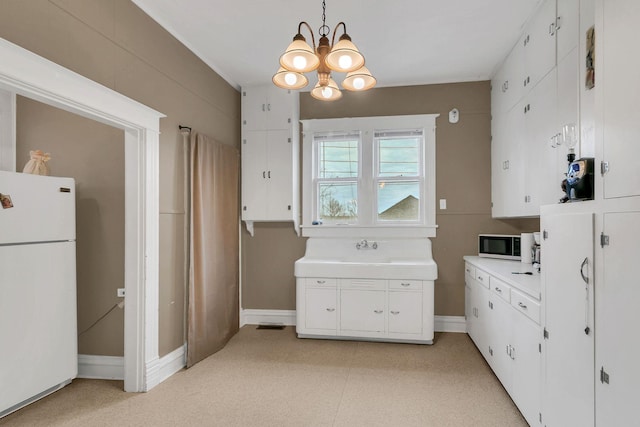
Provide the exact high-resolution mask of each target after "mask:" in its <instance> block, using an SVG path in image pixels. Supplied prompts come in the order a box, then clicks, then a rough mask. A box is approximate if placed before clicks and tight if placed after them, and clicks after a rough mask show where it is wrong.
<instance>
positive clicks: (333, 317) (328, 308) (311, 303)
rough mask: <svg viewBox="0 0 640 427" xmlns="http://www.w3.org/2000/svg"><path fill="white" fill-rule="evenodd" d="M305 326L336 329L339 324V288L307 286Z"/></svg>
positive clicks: (308, 327)
mask: <svg viewBox="0 0 640 427" xmlns="http://www.w3.org/2000/svg"><path fill="white" fill-rule="evenodd" d="M305 309H306V311H305V326H306V328H307V329H334V330H335V329H336V327H337V324H338V309H337V290H336V289H335V288H333V289H319V288H306V290H305Z"/></svg>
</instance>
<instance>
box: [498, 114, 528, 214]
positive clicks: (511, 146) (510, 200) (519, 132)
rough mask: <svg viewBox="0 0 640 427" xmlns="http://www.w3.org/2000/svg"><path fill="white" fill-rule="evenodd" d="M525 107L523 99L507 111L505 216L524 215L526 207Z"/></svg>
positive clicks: (504, 178) (503, 186)
mask: <svg viewBox="0 0 640 427" xmlns="http://www.w3.org/2000/svg"><path fill="white" fill-rule="evenodd" d="M525 107H526V101H521V102H519V103H518V104H517V105H516V106H515V107H513V108H512V109H511V110H509V112H508V113H507V120H506V141H505V145H504V148H503V150H504V154H503V156H504V162H505V166H504V173H503V182H502V190H503V191H502V197H503V204H504V207H505V208H504V213H505V215H504V216H522V215H523V211H524V208H525V196H526V193H525V177H526V176H527V175H526V170H527V163H526V158H525V143H526V142H527V141H526V138H525V134H526V132H525Z"/></svg>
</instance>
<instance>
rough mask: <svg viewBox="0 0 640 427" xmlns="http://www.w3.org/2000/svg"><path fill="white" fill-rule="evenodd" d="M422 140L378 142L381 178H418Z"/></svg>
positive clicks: (403, 139) (384, 140)
mask: <svg viewBox="0 0 640 427" xmlns="http://www.w3.org/2000/svg"><path fill="white" fill-rule="evenodd" d="M421 141H422V138H416V137H406V138H402V137H396V138H389V139H382V138H381V139H379V140H378V150H379V151H378V154H379V155H378V159H379V160H378V161H379V171H380V172H379V176H381V177H385V176H418V175H419V170H418V168H419V164H420V158H419V156H420V143H421Z"/></svg>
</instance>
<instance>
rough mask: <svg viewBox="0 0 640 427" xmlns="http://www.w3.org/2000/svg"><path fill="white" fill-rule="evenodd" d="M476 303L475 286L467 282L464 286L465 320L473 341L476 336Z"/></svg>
mask: <svg viewBox="0 0 640 427" xmlns="http://www.w3.org/2000/svg"><path fill="white" fill-rule="evenodd" d="M474 303H475V301H474V297H473V284H472V283H470V282H469V281H468V280H466V281H465V284H464V319H465V324H466V327H467V334H469V336H470V337H471V339H472V340H474V339H473V338H474V336H475V335H476V308H475V306H474ZM474 342H475V340H474Z"/></svg>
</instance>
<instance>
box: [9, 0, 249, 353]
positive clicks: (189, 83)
mask: <svg viewBox="0 0 640 427" xmlns="http://www.w3.org/2000/svg"><path fill="white" fill-rule="evenodd" d="M0 37H2V38H4V39H7V40H9V41H11V42H13V43H15V44H17V45H20V46H22V47H24V48H26V49H28V50H30V51H32V52H35V53H37V54H38V55H41V56H43V57H45V58H47V59H49V60H51V61H53V62H56V63H58V64H60V65H62V66H64V67H66V68H69V69H71V70H73V71H75V72H77V73H79V74H82V75H83V76H85V77H88V78H90V79H92V80H94V81H97V82H98V83H101V84H102V85H104V86H107V87H109V88H111V89H114V90H116V91H118V92H120V93H122V94H124V95H126V96H128V97H130V98H133V99H135V100H136V101H139V102H141V103H143V104H146V105H148V106H150V107H151V108H154V109H156V110H158V111H160V112H162V113H164V114H166V115H167V117H166V118H165V119H162V120H161V123H160V131H161V135H160V212H159V214H160V263H161V267H160V306H159V325H160V340H159V341H160V342H159V352H160V355H161V356H162V355H165V354H167V353H169V352H170V351H172V350H174V349H176V348H177V347H179V346H181V345H182V344H183V342H184V339H185V335H184V319H185V312H184V300H185V283H184V282H185V281H184V276H185V274H184V253H185V249H184V246H183V237H184V234H183V227H184V206H183V200H184V198H183V191H182V185H183V184H182V183H183V173H184V171H183V168H182V157H181V156H182V145H181V144H182V137H181V136H180V133H179V131H178V125H179V124H182V125H185V126H190V127H192V128H193V129H194V131H197V132H201V133H205V134H207V135H210V136H212V137H213V138H215V139H218V140H219V141H221V142H223V143H226V144H231V145H234V146H236V147H239V141H240V94H239V92H238V91H236V90H235V89H234V88H233V87H232V86H230V85H229V84H228V83H226V82H225V81H224V80H223V79H222V78H220V76H218V75H217V74H216V73H215V72H213V71H212V70H211V69H210V68H209V67H208V66H207V65H206V64H204V63H203V62H202V61H200V60H199V59H198V58H197V57H196V56H195V55H193V54H192V53H191V52H190V51H189V50H188V49H186V48H185V47H184V46H183V45H182V44H180V43H179V42H178V41H177V40H176V39H175V38H173V37H172V36H171V35H170V34H168V33H167V32H166V31H165V30H164V29H162V28H161V27H160V26H159V25H157V24H156V23H155V22H154V21H153V20H152V19H151V18H149V17H148V16H147V15H145V14H144V13H143V12H142V11H141V10H140V9H138V8H137V7H136V6H135V5H134V4H133V3H131V2H130V1H129V0H28V1H24V0H2V1H0ZM47 110H48V109H47V108H42V107H41V106H38V105H37V103H32V102H24V101H22V100H21V102H20V110H19V112H18V113H19V117H18V121H19V123H21V125H19V126H20V127H19V129H18V131H19V135H18V139H19V142H20V144H21V146H20V147H19V153H20V156H21V158H20V159H19V160H18V163H19V167H20V168H21V167H22V166H23V163H22V162H23V161H24V155H25V154H24V153H26V152H28V150H29V149H30V148H43V149H44V148H45V143H44V141H43V138H44V137H45V136H47V135H48V136H47V138H48V139H52V140H59V139H63V138H62V136H64V137H65V138H68V140H65V141H64V142H65V144H66V145H65V147H66V148H64V149H62V150H59V149H58V148H57V147H55V150H54V149H53V148H52V151H54V152H55V154H54V159H53V160H52V169H54V168H55V167H62V165H61V163H58V162H61V161H62V160H63V159H65V160H64V161H68V162H69V163H83V162H84V163H86V162H87V159H86V158H85V157H83V156H85V155H87V153H83V150H80V149H78V146H79V144H82V143H83V142H85V141H86V140H87V139H88V138H91V137H92V132H95V128H94V127H93V126H89V125H87V124H84V123H82V120H81V119H79V118H77V117H75V116H73V115H61V114H60V112H56V111H47ZM43 116H47V117H48V118H47V123H48V124H47V126H50V127H49V129H45V123H37V121H38V120H37V118H38V117H43ZM62 116H64V118H61V119H60V120H62V121H61V122H60V123H56V120H57V119H55V118H56V117H58V118H60V117H62ZM63 123H64V124H65V125H66V126H65V127H67V126H68V129H69V130H68V131H67V130H65V129H62V128H63V126H62V124H63ZM74 128H77V129H84V131H82V132H74V131H71V129H74ZM49 132H60V136H56V137H53V136H52V134H50V133H49ZM112 132H114V131H113V130H110V129H107V130H105V133H106V134H107V135H109V136H108V137H106V139H108V140H109V141H108V142H105V144H109V146H110V147H114V150H121V146H120V148H117V147H116V146H118V144H122V138H121V137H118V138H116V136H115V134H112ZM116 140H118V141H116ZM23 141H24V144H25V145H22V142H23ZM41 142H42V143H41ZM31 144H37V145H38V147H30V146H28V145H31ZM119 167H122V165H119ZM112 170H113V171H114V172H115V169H112ZM119 185H120V184H119V183H116V181H115V180H109V182H107V183H106V187H107V188H105V194H114V193H119V191H120V190H118V188H119V187H118V186H119ZM92 194H93V193H92ZM83 197H84V196H83ZM99 197H100V202H96V203H97V204H102V203H107V204H109V203H110V202H109V200H110V199H109V196H103V195H101V196H99ZM102 197H105V199H102ZM80 201H81V200H79V207H80ZM83 203H84V202H83ZM113 206H114V207H115V205H113ZM88 208H89V209H88V211H91V209H90V207H88ZM82 212H83V211H82V210H79V211H78V213H79V214H80V213H82ZM90 213H91V212H90ZM94 213H95V212H94ZM86 220H87V221H88V220H89V219H88V218H87V219H86ZM111 221H112V220H107V221H106V222H105V223H103V224H102V225H104V226H105V227H107V228H106V229H105V230H103V232H104V235H111V234H113V235H118V234H121V231H120V230H121V229H120V228H119V227H120V225H117V226H115V225H112V224H115V223H116V222H117V221H116V220H113V222H111ZM84 222H85V219H79V222H78V224H79V226H80V225H81V224H83V223H84ZM107 224H110V225H107ZM102 225H101V226H102ZM83 227H84V226H83ZM114 244H115V242H114ZM118 244H119V245H120V246H121V243H118ZM78 245H80V241H78ZM83 256H86V257H88V258H87V260H86V264H87V265H92V266H93V267H91V270H90V271H87V272H83V273H82V275H83V277H87V278H89V277H95V276H97V275H99V274H101V272H102V271H103V270H108V271H112V272H113V277H110V278H109V279H108V280H107V279H106V278H105V280H104V282H103V285H101V286H100V289H99V290H95V291H91V292H90V293H89V292H84V291H82V295H81V293H80V292H79V297H80V298H81V299H80V300H79V302H78V304H79V306H80V307H81V309H80V315H81V318H80V320H81V321H82V322H84V321H85V320H86V319H88V318H90V317H92V316H93V318H97V317H99V316H100V315H102V314H103V311H102V310H103V307H107V308H109V307H110V306H111V303H112V301H114V299H115V300H117V299H116V298H114V296H115V289H116V288H117V287H121V286H122V280H121V279H120V277H121V273H120V271H121V267H120V266H119V264H120V263H121V262H122V258H121V257H122V256H123V255H122V250H120V253H119V254H118V251H117V250H113V251H112V250H110V251H109V253H108V254H105V253H98V251H96V253H91V254H89V253H87V254H83ZM79 261H80V259H79ZM84 263H85V261H83V264H84ZM116 272H118V273H116ZM90 280H92V279H90ZM114 282H118V283H114ZM96 286H97V285H96ZM85 315H86V318H85V317H84V316H85ZM122 316H123V314H122V311H116V312H114V313H111V314H110V318H109V319H105V320H104V321H103V322H106V323H104V324H100V325H97V326H96V328H97V329H96V332H95V333H96V335H98V336H99V339H95V340H92V339H86V341H81V348H80V351H81V352H83V353H85V354H102V355H122V345H123V344H122V343H123V328H122V325H123V320H122V318H123V317H122ZM111 317H113V318H111ZM79 327H82V325H80V326H79Z"/></svg>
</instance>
